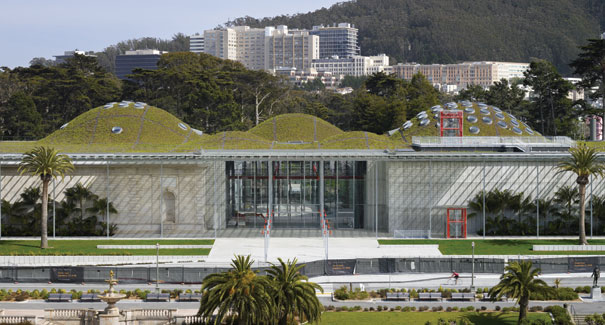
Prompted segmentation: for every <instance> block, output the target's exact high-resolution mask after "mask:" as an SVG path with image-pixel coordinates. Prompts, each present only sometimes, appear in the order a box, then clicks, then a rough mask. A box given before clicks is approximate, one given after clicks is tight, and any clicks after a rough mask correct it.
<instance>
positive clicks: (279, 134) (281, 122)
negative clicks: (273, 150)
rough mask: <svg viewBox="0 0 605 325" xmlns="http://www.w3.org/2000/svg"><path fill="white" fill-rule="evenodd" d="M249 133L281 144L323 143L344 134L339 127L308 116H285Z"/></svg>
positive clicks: (269, 120)
mask: <svg viewBox="0 0 605 325" xmlns="http://www.w3.org/2000/svg"><path fill="white" fill-rule="evenodd" d="M249 133H252V134H255V135H257V136H259V137H262V138H264V139H265V140H268V141H276V142H280V143H286V144H287V143H292V142H303V143H311V142H316V141H322V140H324V139H327V138H329V137H331V136H334V135H337V134H342V133H343V131H342V130H341V129H339V128H338V127H336V126H334V125H332V124H330V123H329V122H326V121H324V120H322V119H321V118H319V117H316V116H313V115H307V114H283V115H279V116H275V117H273V118H270V119H268V120H266V121H264V122H262V123H261V124H259V125H257V126H256V127H254V128H252V129H251V130H250V131H249Z"/></svg>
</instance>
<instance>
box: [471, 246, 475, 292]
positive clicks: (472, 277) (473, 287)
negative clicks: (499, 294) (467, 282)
mask: <svg viewBox="0 0 605 325" xmlns="http://www.w3.org/2000/svg"><path fill="white" fill-rule="evenodd" d="M471 245H472V246H473V269H472V273H471V291H473V290H474V289H475V242H474V241H473V242H472V243H471Z"/></svg>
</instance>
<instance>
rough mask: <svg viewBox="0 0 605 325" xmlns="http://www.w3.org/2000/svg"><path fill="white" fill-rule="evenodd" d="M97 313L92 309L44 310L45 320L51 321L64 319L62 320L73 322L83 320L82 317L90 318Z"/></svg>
mask: <svg viewBox="0 0 605 325" xmlns="http://www.w3.org/2000/svg"><path fill="white" fill-rule="evenodd" d="M95 313H96V311H95V310H92V309H46V310H44V314H45V315H44V318H45V319H47V320H50V319H62V320H73V319H82V317H85V318H90V317H93V316H94V314H95Z"/></svg>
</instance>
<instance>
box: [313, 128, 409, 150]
mask: <svg viewBox="0 0 605 325" xmlns="http://www.w3.org/2000/svg"><path fill="white" fill-rule="evenodd" d="M402 145H403V143H402V142H401V141H394V140H393V139H390V138H389V137H387V136H384V135H378V134H375V133H371V132H365V131H352V132H343V133H342V134H338V135H335V136H331V137H329V138H327V139H325V140H323V141H321V149H393V148H399V147H402Z"/></svg>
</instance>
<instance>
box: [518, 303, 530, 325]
mask: <svg viewBox="0 0 605 325" xmlns="http://www.w3.org/2000/svg"><path fill="white" fill-rule="evenodd" d="M527 305H529V297H521V299H519V320H518V322H517V324H521V322H522V321H523V320H524V319H526V318H527Z"/></svg>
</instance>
